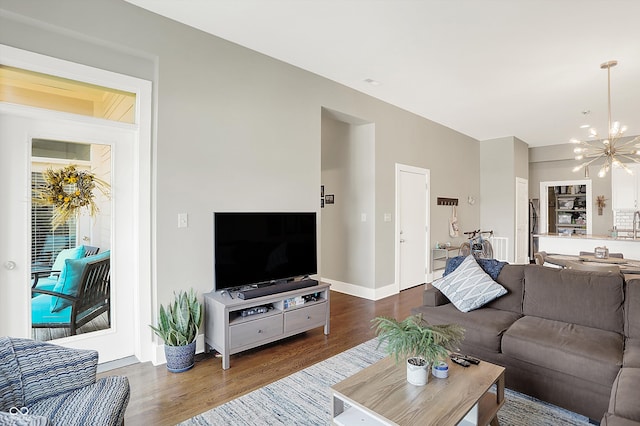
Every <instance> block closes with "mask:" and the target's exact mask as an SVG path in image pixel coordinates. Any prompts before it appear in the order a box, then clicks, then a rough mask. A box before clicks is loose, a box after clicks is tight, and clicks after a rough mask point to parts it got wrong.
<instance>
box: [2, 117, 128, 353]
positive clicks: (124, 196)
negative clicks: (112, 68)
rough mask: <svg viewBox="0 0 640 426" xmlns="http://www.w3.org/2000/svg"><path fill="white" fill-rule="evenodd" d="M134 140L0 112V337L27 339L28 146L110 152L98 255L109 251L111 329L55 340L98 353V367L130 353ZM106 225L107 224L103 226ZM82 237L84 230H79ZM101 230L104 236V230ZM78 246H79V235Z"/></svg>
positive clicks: (121, 131)
mask: <svg viewBox="0 0 640 426" xmlns="http://www.w3.org/2000/svg"><path fill="white" fill-rule="evenodd" d="M135 137H136V133H135V130H134V129H133V128H128V126H126V125H112V124H109V123H104V122H100V120H94V119H89V118H73V117H71V116H64V115H61V114H59V113H51V112H47V111H37V110H33V109H29V108H21V107H6V106H5V107H2V106H0V182H3V185H4V189H3V191H0V192H2V193H3V194H4V195H3V198H4V199H3V200H2V202H1V203H0V236H1V237H0V335H10V336H16V337H31V336H32V333H31V274H30V272H31V263H32V262H31V261H32V258H33V257H34V256H35V253H32V249H31V241H32V234H31V208H32V202H31V195H32V194H31V172H32V171H33V170H32V168H33V167H32V164H33V163H32V142H33V140H34V139H37V140H42V139H44V140H58V141H67V142H69V143H83V144H90V145H91V146H92V147H93V146H101V147H108V151H109V153H110V159H108V160H107V162H108V163H109V164H108V168H109V171H110V177H109V180H110V184H111V201H110V203H108V204H107V206H108V207H107V211H104V212H102V213H103V216H102V215H101V217H100V219H99V221H102V222H103V223H102V225H103V226H101V227H100V228H101V229H102V231H97V232H102V235H101V236H100V237H99V238H97V240H99V241H101V243H100V245H102V246H103V247H102V248H103V249H110V250H111V256H110V259H111V325H110V327H108V328H106V329H102V330H100V331H93V332H89V333H85V334H79V335H77V336H71V337H64V338H61V339H55V340H53V343H56V344H61V345H64V346H68V347H76V348H85V349H96V350H98V351H99V353H100V362H101V363H102V362H107V361H110V360H115V359H120V358H124V357H127V356H130V355H133V354H134V344H135V342H134V327H132V323H133V317H134V302H133V301H134V291H135V290H134V289H135V285H133V284H134V283H135V282H136V272H137V269H136V265H135V264H134V260H133V259H135V256H134V254H133V253H132V251H133V250H134V247H136V241H134V235H135V233H134V232H133V223H132V222H133V221H132V218H131V214H130V212H131V209H132V207H131V206H132V204H134V203H135V199H134V197H135V194H134V190H133V185H131V184H130V183H131V182H132V181H134V179H135V170H136V166H135V164H134V159H135V155H134V147H135V143H134V142H135ZM105 222H106V223H105ZM78 229H79V232H80V233H81V234H82V235H84V234H86V230H83V229H82V227H80V226H79V227H78ZM105 229H106V231H105ZM79 239H80V240H79V241H76V242H74V244H75V243H77V244H82V241H81V236H79Z"/></svg>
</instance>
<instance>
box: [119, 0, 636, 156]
mask: <svg viewBox="0 0 640 426" xmlns="http://www.w3.org/2000/svg"><path fill="white" fill-rule="evenodd" d="M127 1H129V3H132V4H135V5H138V6H140V7H143V8H145V9H148V10H150V11H153V12H155V13H158V14H160V15H164V16H166V17H169V18H171V19H174V20H176V21H179V22H182V23H185V24H187V25H190V26H192V27H195V28H199V29H200V30H203V31H206V32H208V33H211V34H214V35H216V36H218V37H221V38H223V39H226V40H229V41H232V42H234V43H237V44H239V45H242V46H245V47H248V48H250V49H253V50H255V51H258V52H261V53H264V54H266V55H268V56H271V57H274V58H277V59H280V60H282V61H284V62H287V63H290V64H292V65H295V66H297V67H300V68H302V69H305V70H308V71H310V72H313V73H316V74H318V75H321V76H323V77H326V78H328V79H331V80H334V81H336V82H338V83H341V84H343V85H345V86H349V87H352V88H354V89H356V90H358V91H360V92H364V93H367V94H369V95H371V96H373V97H375V98H378V99H381V100H383V101H386V102H389V103H391V104H394V105H396V106H398V107H401V108H403V109H406V110H408V111H411V112H413V113H415V114H418V115H420V116H423V117H426V118H428V119H430V120H433V121H436V122H438V123H440V124H443V125H445V126H447V127H451V128H453V129H455V130H457V131H459V132H461V133H464V134H466V135H469V136H471V137H473V138H476V139H478V140H487V139H494V138H499V137H504V136H515V137H517V138H519V139H521V140H523V141H525V142H526V143H528V144H529V145H530V146H544V145H555V144H561V143H566V142H567V141H568V140H569V139H571V138H578V139H586V138H587V135H588V132H587V129H581V128H580V125H582V124H590V125H591V126H594V127H596V128H597V129H598V130H599V132H600V134H605V133H606V128H607V115H608V114H607V72H606V70H601V69H600V64H601V63H603V62H606V61H609V60H613V59H615V60H617V61H618V66H617V67H614V68H612V70H611V98H612V101H611V103H612V118H613V120H619V121H620V122H621V123H622V124H626V125H627V126H628V127H629V130H628V131H627V135H638V134H640V114H639V112H640V108H639V107H640V104H639V103H640V25H638V21H637V20H638V16H640V1H638V0H127ZM367 79H372V80H375V81H377V82H379V84H378V85H372V84H370V83H367V82H366V81H365V80H367ZM583 111H590V113H589V114H586V115H585V114H583Z"/></svg>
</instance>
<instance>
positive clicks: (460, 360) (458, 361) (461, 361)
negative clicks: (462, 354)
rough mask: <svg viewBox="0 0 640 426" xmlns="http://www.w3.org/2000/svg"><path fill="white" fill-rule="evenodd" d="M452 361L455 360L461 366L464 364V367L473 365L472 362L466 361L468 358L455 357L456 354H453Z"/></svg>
mask: <svg viewBox="0 0 640 426" xmlns="http://www.w3.org/2000/svg"><path fill="white" fill-rule="evenodd" d="M451 361H453V362H455V363H456V364H458V365H461V366H463V367H468V366H470V365H471V364H470V363H469V361H466V360H464V359H462V358H458V357H455V356H452V357H451Z"/></svg>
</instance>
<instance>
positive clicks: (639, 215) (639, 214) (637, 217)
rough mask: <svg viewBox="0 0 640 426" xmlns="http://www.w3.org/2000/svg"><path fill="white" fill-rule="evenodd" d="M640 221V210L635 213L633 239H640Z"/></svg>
mask: <svg viewBox="0 0 640 426" xmlns="http://www.w3.org/2000/svg"><path fill="white" fill-rule="evenodd" d="M639 221H640V210H636V211H635V212H634V213H633V239H634V240H635V239H636V238H637V237H638V222H639Z"/></svg>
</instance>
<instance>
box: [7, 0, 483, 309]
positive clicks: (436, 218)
mask: <svg viewBox="0 0 640 426" xmlns="http://www.w3.org/2000/svg"><path fill="white" fill-rule="evenodd" d="M0 11H1V15H0V43H3V44H7V45H10V46H14V47H18V48H22V49H26V50H30V51H34V52H38V53H43V54H47V55H50V56H54V57H58V58H62V59H67V60H72V61H74V62H78V63H83V64H87V65H90V66H96V67H100V68H103V69H108V70H113V71H116V72H121V73H124V74H129V75H133V76H137V77H141V78H146V79H149V80H152V81H153V84H154V102H155V104H154V112H155V114H156V120H155V129H154V146H153V151H154V152H153V156H154V164H153V166H152V167H153V173H154V177H155V182H154V191H155V192H154V195H153V199H152V206H153V208H154V209H155V212H156V217H155V221H154V223H153V224H152V227H153V230H152V233H154V234H155V239H154V241H152V247H150V250H153V251H155V254H156V260H155V263H154V265H153V268H154V271H153V276H154V277H157V282H155V283H152V285H153V286H157V294H158V302H159V303H165V302H166V301H167V300H169V299H170V298H171V296H172V292H173V291H174V290H176V289H180V288H188V287H190V286H192V287H194V288H195V289H196V290H197V291H199V292H206V291H209V290H210V289H211V287H212V284H213V261H212V252H213V249H212V232H213V229H212V213H213V212H214V211H223V210H227V211H228V210H254V211H255V210H281V211H282V210H301V211H319V203H318V188H319V187H320V184H321V111H322V108H323V107H326V108H329V109H332V110H335V111H341V112H344V113H346V114H349V115H351V116H354V117H361V118H362V119H364V120H366V121H367V122H369V123H374V124H375V152H374V157H375V160H374V161H375V163H374V167H373V169H374V170H375V177H374V182H375V209H374V210H375V211H374V212H373V215H372V220H375V222H374V223H373V226H374V235H375V241H374V242H373V244H374V250H375V270H374V280H375V283H374V284H373V285H374V286H375V287H380V286H383V285H388V284H390V283H393V281H394V276H395V275H394V221H395V218H393V220H392V222H383V220H382V219H383V214H384V213H393V212H394V203H395V176H394V167H395V163H396V162H398V163H404V164H409V165H414V166H418V167H424V168H427V169H430V170H431V183H432V188H431V194H432V200H431V206H432V210H431V224H432V234H431V235H432V240H434V241H435V240H438V241H446V240H448V239H449V238H448V236H447V228H446V224H447V218H448V216H449V214H450V210H449V209H446V208H443V207H436V206H435V197H437V196H447V197H459V198H461V200H466V198H467V196H468V195H477V194H479V180H480V179H479V178H480V168H479V146H478V142H477V141H476V140H474V139H472V138H470V137H467V136H465V135H462V134H460V133H458V132H456V131H454V130H451V129H449V128H446V127H443V126H441V125H439V124H436V123H434V122H431V121H429V120H426V119H424V118H421V117H418V116H416V115H414V114H411V113H408V112H406V111H404V110H402V109H399V108H397V107H394V106H392V105H389V104H387V103H384V102H381V101H378V100H376V99H373V98H371V97H369V96H366V95H364V94H362V93H359V92H357V91H354V90H351V89H349V88H346V87H344V86H341V85H339V84H337V83H335V82H332V81H329V80H327V79H324V78H322V77H319V76H317V75H315V74H311V73H309V72H306V71H303V70H301V69H298V68H296V67H293V66H290V65H288V64H284V63H282V62H279V61H277V60H275V59H272V58H269V57H266V56H264V55H261V54H258V53H256V52H253V51H251V50H248V49H245V48H242V47H239V46H237V45H235V44H233V43H229V42H227V41H224V40H222V39H219V38H217V37H214V36H211V35H208V34H205V33H203V32H200V31H198V30H195V29H192V28H189V27H187V26H184V25H182V24H179V23H176V22H173V21H170V20H168V19H165V18H162V17H160V16H157V15H155V14H152V13H149V12H147V11H145V10H142V9H139V8H137V7H135V6H133V5H130V4H128V3H125V2H121V1H116V0H92V1H90V2H87V1H83V0H59V1H56V2H47V1H36V0H0ZM92 16H93V17H100V19H88V18H87V17H92ZM424 101H425V102H437V99H425V100H424ZM338 201H339V199H338ZM462 204H463V205H461V207H460V209H459V211H458V216H459V220H460V223H461V227H462V228H463V229H465V230H466V229H472V228H474V227H477V226H478V224H479V210H478V205H477V204H476V206H468V205H466V203H462ZM181 212H187V213H189V228H187V229H177V226H176V216H177V214H178V213H181Z"/></svg>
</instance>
